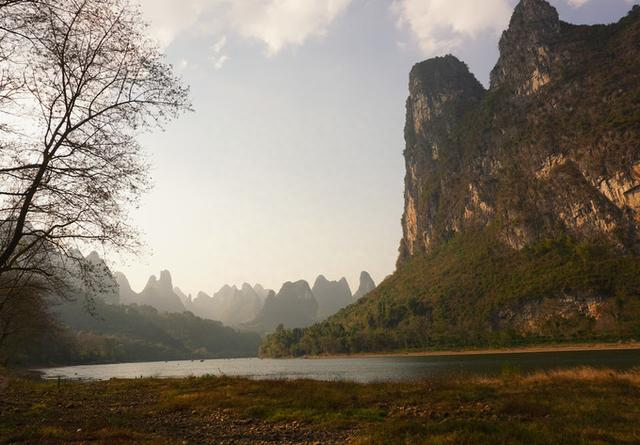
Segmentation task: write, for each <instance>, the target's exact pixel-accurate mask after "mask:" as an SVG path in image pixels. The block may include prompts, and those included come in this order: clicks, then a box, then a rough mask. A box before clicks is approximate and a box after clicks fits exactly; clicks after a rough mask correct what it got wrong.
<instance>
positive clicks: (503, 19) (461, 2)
mask: <svg viewBox="0 0 640 445" xmlns="http://www.w3.org/2000/svg"><path fill="white" fill-rule="evenodd" d="M392 9H393V12H394V13H395V14H396V17H397V20H398V25H399V26H400V27H407V28H408V29H409V30H410V31H411V33H412V34H413V36H414V37H415V38H416V40H417V42H418V44H419V45H420V48H421V49H422V50H423V51H424V52H425V53H426V54H427V55H435V54H438V53H442V52H445V51H450V50H452V49H454V48H456V47H458V46H460V45H461V44H462V43H463V42H464V40H465V39H468V38H474V37H476V36H478V35H479V34H481V33H484V32H491V33H496V34H497V33H499V32H501V31H502V30H503V29H505V27H506V26H507V25H508V23H509V18H510V17H511V13H512V11H513V5H512V4H511V2H510V1H509V0H483V1H478V0H395V1H394V2H393V5H392Z"/></svg>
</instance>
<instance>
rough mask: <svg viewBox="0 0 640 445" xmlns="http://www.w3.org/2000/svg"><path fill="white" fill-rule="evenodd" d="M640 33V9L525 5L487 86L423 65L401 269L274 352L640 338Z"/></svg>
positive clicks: (443, 61) (412, 86) (460, 69)
mask: <svg viewBox="0 0 640 445" xmlns="http://www.w3.org/2000/svg"><path fill="white" fill-rule="evenodd" d="M638 41H640V7H638V6H634V7H633V9H632V10H631V12H630V13H629V14H628V15H627V16H626V17H624V18H623V19H621V20H620V21H619V22H618V23H615V24H611V25H595V26H583V25H572V24H568V23H565V22H562V21H561V20H560V19H559V17H558V14H557V11H556V10H555V9H554V8H553V7H552V6H551V5H550V4H549V3H548V2H546V1H544V0H521V1H520V2H519V3H518V5H517V6H516V8H515V10H514V14H513V17H512V19H511V22H510V25H509V29H507V30H506V31H505V32H504V33H503V36H502V38H501V40H500V58H499V60H498V63H497V64H496V67H495V68H494V70H493V71H492V74H491V86H490V88H489V89H488V90H485V89H484V87H482V85H481V84H480V83H479V82H478V81H477V80H476V79H475V77H474V76H473V75H472V74H471V73H470V72H469V70H468V68H467V66H466V65H465V64H464V63H463V62H461V61H459V60H458V59H456V58H455V57H453V56H451V55H448V56H444V57H437V58H433V59H429V60H427V61H424V62H421V63H419V64H417V65H416V66H414V68H413V69H412V71H411V74H410V81H409V92H410V94H409V98H408V100H407V120H406V126H405V140H406V148H405V152H404V154H405V160H406V178H405V209H404V215H403V218H402V228H403V237H402V240H401V243H400V248H399V256H398V263H397V270H396V272H395V273H394V274H393V275H392V276H391V277H390V278H387V279H386V280H385V281H383V283H381V284H380V285H379V286H378V288H377V289H376V290H374V291H373V292H371V293H370V294H369V295H368V296H366V297H365V298H362V299H360V300H359V301H358V302H357V303H356V304H354V305H351V306H349V307H347V308H345V309H343V310H342V311H340V312H339V313H338V314H336V315H335V316H333V317H331V318H329V319H328V320H327V321H325V322H323V323H320V324H317V325H314V326H311V327H309V328H307V329H305V330H303V331H289V332H286V333H285V332H279V333H278V335H277V336H272V337H269V338H267V339H266V340H265V341H264V343H263V348H262V353H263V354H264V355H271V356H281V355H300V354H318V353H338V352H341V353H343V352H360V351H384V350H395V349H406V348H440V347H446V346H452V347H461V346H478V345H507V344H518V343H527V342H530V343H531V342H533V343H535V342H545V341H571V340H576V339H594V338H608V339H621V338H628V337H630V336H633V335H637V333H638V332H640V322H639V321H640V303H638V302H639V301H640V280H639V279H638V276H639V275H640V259H639V257H638V252H639V249H638V239H639V235H640V228H639V223H640V147H639V146H638V143H637V141H638V140H640V48H639V47H638V45H637V42H638ZM283 342H284V343H283Z"/></svg>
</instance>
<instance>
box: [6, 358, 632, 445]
mask: <svg viewBox="0 0 640 445" xmlns="http://www.w3.org/2000/svg"><path fill="white" fill-rule="evenodd" d="M3 383H4V388H3V393H2V394H3V397H1V398H0V444H5V443H7V444H8V443H13V444H33V443H39V444H63V443H87V442H91V443H97V444H109V445H111V444H134V443H135V444H140V443H149V444H151V443H153V444H182V443H185V442H187V443H236V442H238V441H240V442H242V443H290V444H302V443H322V444H344V443H353V444H385V445H387V444H407V443H410V444H416V445H418V444H468V445H473V444H487V443H492V444H515V445H517V444H527V445H531V444H545V445H554V444H566V445H574V444H586V443H598V444H623V443H628V444H631V443H637V442H638V437H639V434H640V429H639V428H640V427H639V425H640V405H638V399H639V398H640V374H639V373H638V372H637V371H635V372H617V371H611V370H593V369H577V370H566V371H552V372H548V373H536V374H531V375H520V374H518V373H517V372H514V371H508V370H505V372H503V374H502V375H501V376H499V377H495V378H478V377H456V378H452V379H447V380H430V381H424V382H412V383H404V384H388V383H384V384H367V385H361V384H355V383H344V382H343V383H341V382H331V383H330V382H314V381H296V382H286V381H273V382H272V381H266V382H265V381H252V380H245V379H231V378H225V377H222V378H213V377H208V378H197V379H196V378H192V379H180V380H154V379H142V380H140V379H138V380H111V381H107V382H91V383H72V382H63V383H62V385H61V386H58V385H57V384H56V382H38V381H29V380H16V379H10V380H9V381H8V382H3V381H2V377H1V376H0V386H2V385H3Z"/></svg>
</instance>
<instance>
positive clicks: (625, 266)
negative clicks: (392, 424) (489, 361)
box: [261, 230, 640, 357]
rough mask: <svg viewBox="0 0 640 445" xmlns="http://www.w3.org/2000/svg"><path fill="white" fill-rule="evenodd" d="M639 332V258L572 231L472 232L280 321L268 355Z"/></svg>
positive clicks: (623, 336) (507, 343)
mask: <svg viewBox="0 0 640 445" xmlns="http://www.w3.org/2000/svg"><path fill="white" fill-rule="evenodd" d="M634 336H636V337H640V259H639V258H638V257H636V256H633V255H625V254H623V253H622V252H620V251H619V250H618V249H616V248H614V247H612V246H610V245H609V244H607V243H606V242H602V243H598V242H594V241H577V240H574V239H572V238H569V237H563V238H558V239H555V240H545V241H541V242H538V243H535V244H534V245H533V246H530V247H528V248H526V249H524V250H521V251H517V250H514V249H510V248H508V247H506V246H504V244H503V243H501V242H499V241H498V240H497V239H496V238H495V236H494V235H493V232H492V231H491V230H485V231H470V232H467V233H465V234H461V235H458V236H457V237H455V238H453V239H452V240H450V241H448V242H446V243H444V244H442V245H440V246H439V247H438V248H437V249H436V250H435V251H434V252H433V253H432V254H430V255H428V256H418V257H414V258H412V259H411V260H409V261H408V262H407V263H406V264H404V265H403V266H401V267H400V268H399V270H398V271H397V272H396V273H395V274H394V275H393V276H391V277H390V278H388V279H387V280H385V281H384V282H383V283H381V284H380V286H379V287H378V288H377V289H376V290H375V291H373V292H372V293H371V294H369V295H367V296H366V297H365V298H363V299H362V300H360V301H359V302H358V303H356V304H354V305H352V306H350V307H348V308H346V309H344V310H342V311H341V312H339V313H338V314H337V315H335V316H334V317H332V318H330V319H329V320H327V321H325V322H323V323H320V324H318V325H314V326H311V327H309V328H306V329H294V330H284V329H278V330H277V331H276V332H275V333H274V334H272V335H270V336H269V337H267V338H266V339H265V340H264V341H263V344H262V348H261V353H262V354H263V355H266V356H271V357H284V356H300V355H305V354H313V355H315V354H323V353H329V354H332V353H354V352H374V351H394V350H407V349H442V348H450V347H454V348H460V347H478V346H493V347H495V346H512V345H518V344H528V343H529V344H530V343H543V342H559V341H574V340H617V339H626V338H632V337H634Z"/></svg>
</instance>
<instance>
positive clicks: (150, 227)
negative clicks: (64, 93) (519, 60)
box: [109, 0, 637, 294]
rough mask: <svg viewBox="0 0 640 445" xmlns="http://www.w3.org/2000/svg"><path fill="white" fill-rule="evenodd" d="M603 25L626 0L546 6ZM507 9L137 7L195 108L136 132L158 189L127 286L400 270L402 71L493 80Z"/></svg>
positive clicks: (148, 201)
mask: <svg viewBox="0 0 640 445" xmlns="http://www.w3.org/2000/svg"><path fill="white" fill-rule="evenodd" d="M551 3H552V4H553V5H554V6H556V7H557V8H558V10H559V12H560V16H561V18H562V19H563V20H565V21H568V22H572V23H580V24H591V23H610V22H614V21H617V20H618V19H619V18H620V17H622V16H623V15H625V14H626V13H627V12H628V11H629V10H630V8H631V5H632V4H633V3H637V1H631V0H553V1H551ZM515 4H516V0H483V1H478V0H141V6H142V12H143V14H144V17H145V19H146V20H147V21H148V22H149V25H150V27H149V32H150V33H151V35H152V36H153V37H154V38H156V39H157V41H158V43H159V45H160V46H161V48H162V49H163V51H164V52H165V54H166V58H167V61H168V62H169V63H171V64H173V65H174V66H175V69H176V71H177V72H178V73H179V75H180V76H181V77H182V79H183V80H184V82H185V83H187V84H188V85H190V87H191V94H192V101H193V105H194V109H195V111H194V112H193V113H189V114H187V115H185V116H183V117H182V118H180V119H179V120H178V121H175V122H173V123H171V124H169V125H168V126H167V127H166V128H165V129H164V131H162V132H155V133H153V134H148V135H143V136H142V137H141V142H142V145H143V147H144V149H145V152H146V153H147V155H148V157H149V160H150V162H151V164H152V170H151V174H152V179H153V182H154V188H153V190H152V191H151V192H149V193H148V194H146V195H145V196H144V197H143V199H142V204H141V206H140V208H139V209H136V210H133V211H132V213H131V217H132V220H133V222H134V224H135V225H136V226H137V227H138V228H139V229H140V231H141V239H142V241H143V242H144V243H145V245H146V247H145V249H144V250H143V251H142V253H141V255H139V256H135V257H133V256H129V257H117V258H115V259H114V258H109V260H110V261H111V263H112V265H113V268H114V269H116V270H120V271H122V272H124V273H125V274H126V275H127V276H128V277H129V279H130V281H131V284H132V286H133V288H134V289H135V290H138V291H139V290H141V289H142V287H143V286H144V284H145V283H146V281H147V279H148V278H149V276H150V275H151V274H156V275H157V274H158V273H159V271H160V270H162V269H168V270H170V271H171V273H172V276H173V280H174V285H177V286H179V287H180V288H181V289H182V290H183V291H185V292H188V293H193V294H195V293H197V292H198V291H205V292H207V293H210V294H211V293H213V292H214V291H215V290H217V289H219V288H220V287H221V286H222V285H224V284H226V283H228V284H242V283H243V282H249V283H261V284H263V285H264V286H265V287H269V288H273V289H275V290H276V291H277V290H278V289H279V288H280V286H281V285H282V283H284V282H285V281H294V280H298V279H306V280H308V281H309V282H310V284H313V281H314V280H315V278H316V277H317V276H318V275H319V274H324V275H325V276H326V277H327V278H329V279H339V278H341V277H343V276H344V277H346V278H347V280H348V281H349V283H350V285H351V287H352V291H354V292H355V290H356V288H357V285H358V276H359V274H360V271H362V270H367V271H369V272H370V273H371V275H372V276H373V278H374V280H375V281H376V282H380V281H381V280H382V279H384V278H385V276H387V275H388V274H390V273H392V272H393V271H394V269H395V261H396V258H397V251H398V245H399V241H400V239H401V237H402V229H401V225H400V219H401V216H402V209H403V205H404V202H403V181H404V160H403V158H402V151H403V149H404V141H403V127H404V119H405V100H406V96H407V94H408V92H407V83H408V74H409V71H410V69H411V67H412V65H413V64H415V63H417V62H419V61H421V60H424V59H426V58H429V57H434V56H437V55H444V54H447V53H451V54H454V55H455V56H457V57H458V58H460V59H461V60H463V61H465V62H466V63H467V64H468V65H469V67H470V69H471V70H472V72H473V73H474V74H475V75H476V77H477V78H478V79H479V80H480V81H481V82H483V83H484V84H485V85H487V84H488V78H489V72H490V70H491V68H492V67H493V65H494V64H495V62H496V61H497V58H498V50H497V45H498V40H499V36H500V33H501V32H502V30H504V29H505V28H506V27H507V25H508V22H509V17H510V15H511V12H512V10H513V7H514V6H515Z"/></svg>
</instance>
